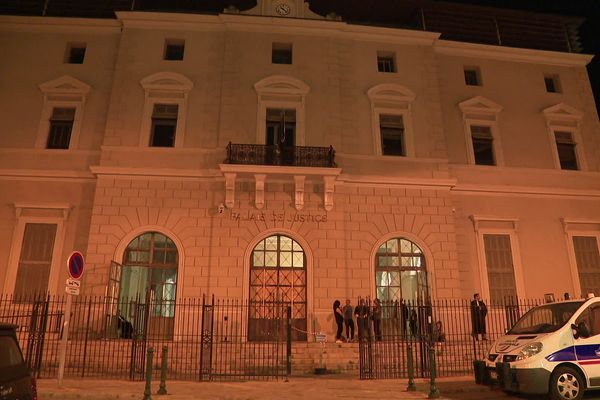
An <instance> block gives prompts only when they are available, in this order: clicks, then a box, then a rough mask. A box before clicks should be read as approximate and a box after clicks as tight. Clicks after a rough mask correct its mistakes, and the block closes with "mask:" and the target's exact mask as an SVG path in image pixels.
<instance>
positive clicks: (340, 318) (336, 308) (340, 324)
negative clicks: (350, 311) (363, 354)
mask: <svg viewBox="0 0 600 400" xmlns="http://www.w3.org/2000/svg"><path fill="white" fill-rule="evenodd" d="M341 304H342V303H340V301H339V300H336V301H334V302H333V315H334V317H335V323H336V324H337V332H336V333H335V342H336V343H343V341H342V330H343V328H344V313H343V312H342V309H341V308H340V305H341Z"/></svg>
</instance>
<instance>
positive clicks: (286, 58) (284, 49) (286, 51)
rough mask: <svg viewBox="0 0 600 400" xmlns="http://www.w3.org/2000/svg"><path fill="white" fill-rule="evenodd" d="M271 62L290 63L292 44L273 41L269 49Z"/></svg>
mask: <svg viewBox="0 0 600 400" xmlns="http://www.w3.org/2000/svg"><path fill="white" fill-rule="evenodd" d="M271 62H272V63H273V64H291V63H292V44H291V43H273V48H272V50H271Z"/></svg>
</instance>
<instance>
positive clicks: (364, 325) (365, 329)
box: [354, 298, 370, 340]
mask: <svg viewBox="0 0 600 400" xmlns="http://www.w3.org/2000/svg"><path fill="white" fill-rule="evenodd" d="M354 315H355V316H356V324H357V328H358V340H364V339H368V338H369V336H370V335H369V307H367V306H366V304H365V300H364V299H362V298H359V299H358V305H357V306H356V307H355V308H354Z"/></svg>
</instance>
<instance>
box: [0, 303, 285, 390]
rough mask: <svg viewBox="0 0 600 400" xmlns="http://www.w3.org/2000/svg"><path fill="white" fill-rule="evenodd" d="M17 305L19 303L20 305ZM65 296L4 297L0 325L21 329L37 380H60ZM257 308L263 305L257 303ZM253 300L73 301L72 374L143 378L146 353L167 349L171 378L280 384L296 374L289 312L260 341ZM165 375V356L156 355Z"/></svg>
mask: <svg viewBox="0 0 600 400" xmlns="http://www.w3.org/2000/svg"><path fill="white" fill-rule="evenodd" d="M17 300H18V301H17ZM65 305H66V296H42V297H40V296H36V297H32V298H30V299H23V298H19V299H16V298H13V297H12V296H6V295H4V296H0V321H2V322H7V323H12V324H16V325H18V326H19V328H18V331H17V334H18V336H19V341H20V342H21V346H22V348H23V351H24V355H25V358H26V360H27V362H28V364H29V366H30V367H31V368H32V370H33V371H35V373H36V375H37V376H38V377H55V376H57V372H58V366H59V347H60V346H59V343H60V337H61V333H62V326H63V321H64V313H65ZM254 307H256V305H254ZM249 313H250V306H249V305H248V303H245V302H242V301H238V300H218V299H214V298H210V299H206V298H205V297H202V298H200V299H184V300H181V301H178V302H176V303H175V302H166V301H165V302H157V301H149V302H146V300H142V299H129V300H127V301H119V302H117V301H114V302H113V301H110V300H107V299H106V298H104V297H74V299H73V301H72V307H71V312H70V328H69V342H68V346H67V351H66V364H65V369H64V374H65V376H70V377H102V378H120V379H124V378H129V379H131V380H142V379H143V378H144V373H145V367H146V365H145V364H146V352H147V349H148V348H150V347H153V348H154V349H155V350H156V353H157V354H160V349H161V348H162V347H163V346H167V348H168V353H167V354H168V355H167V357H168V361H167V365H168V370H167V377H168V378H169V379H179V380H249V379H277V378H280V377H283V376H287V375H289V373H290V372H291V367H290V362H291V345H290V341H291V323H290V315H291V314H290V308H289V305H288V304H286V303H280V304H276V305H275V306H273V311H272V312H271V314H270V316H271V319H270V323H269V324H264V323H263V324H261V326H260V329H261V332H262V335H261V339H260V340H252V339H251V338H249V336H248V333H249V332H251V331H252V330H253V329H256V328H254V327H253V326H251V325H252V323H251V322H250V324H249V322H248V321H249V318H248V315H249ZM154 364H155V365H154V368H153V371H154V374H155V375H156V377H157V378H158V377H159V374H160V364H161V359H160V357H155V358H154Z"/></svg>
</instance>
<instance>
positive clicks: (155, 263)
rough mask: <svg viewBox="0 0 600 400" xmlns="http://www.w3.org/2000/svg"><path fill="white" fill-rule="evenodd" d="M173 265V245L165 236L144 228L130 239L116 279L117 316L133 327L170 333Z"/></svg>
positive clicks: (174, 290)
mask: <svg viewBox="0 0 600 400" xmlns="http://www.w3.org/2000/svg"><path fill="white" fill-rule="evenodd" d="M177 266H178V252H177V247H176V246H175V243H174V242H173V241H172V240H171V239H170V238H168V237H167V236H165V235H163V234H162V233H159V232H146V233H143V234H141V235H140V236H138V237H136V238H135V239H133V240H132V241H131V242H130V243H129V245H128V246H127V248H126V249H125V253H124V255H123V267H122V273H121V274H120V282H118V285H119V315H120V317H121V318H124V319H125V320H127V323H131V324H133V325H135V326H136V329H137V330H140V329H142V330H143V326H144V327H147V329H148V330H150V331H153V332H155V333H158V334H160V335H161V336H166V337H169V336H171V335H172V331H173V317H174V316H175V294H176V293H177ZM146 318H150V320H149V321H146ZM144 322H145V323H144ZM124 323H125V322H124Z"/></svg>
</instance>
